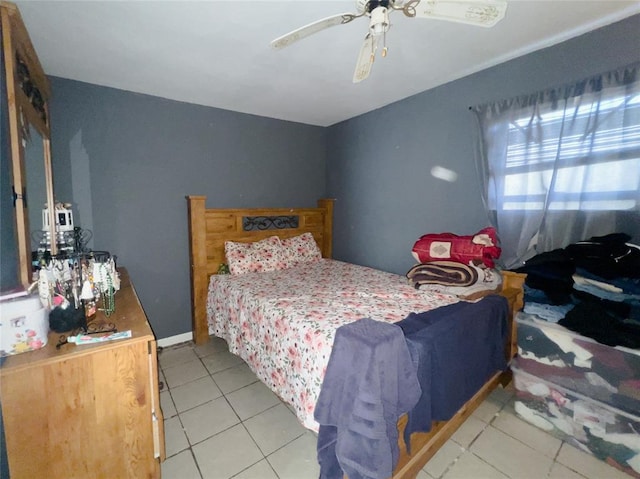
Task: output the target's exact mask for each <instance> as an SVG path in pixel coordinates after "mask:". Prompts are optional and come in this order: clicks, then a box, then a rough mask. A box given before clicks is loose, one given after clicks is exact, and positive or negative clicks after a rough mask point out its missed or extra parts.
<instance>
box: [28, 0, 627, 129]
mask: <svg viewBox="0 0 640 479" xmlns="http://www.w3.org/2000/svg"><path fill="white" fill-rule="evenodd" d="M16 3H17V5H18V7H19V9H20V12H21V14H22V17H23V19H24V21H25V24H26V25H27V28H28V30H29V33H30V36H31V39H32V42H33V44H34V46H35V48H36V51H37V52H38V55H39V57H40V61H41V63H42V65H43V67H44V70H45V72H46V73H47V74H49V75H54V76H59V77H63V78H69V79H73V80H80V81H84V82H89V83H94V84H98V85H104V86H109V87H114V88H119V89H123V90H129V91H133V92H140V93H147V94H150V95H156V96H160V97H164V98H169V99H173V100H179V101H184V102H189V103H196V104H200V105H207V106H213V107H218V108H224V109H227V110H234V111H239V112H244V113H251V114H255V115H260V116H267V117H271V118H278V119H284V120H290V121H295V122H302V123H308V124H312V125H320V126H328V125H332V124H334V123H337V122H339V121H342V120H345V119H348V118H351V117H354V116H357V115H359V114H362V113H365V112H368V111H371V110H374V109H376V108H379V107H382V106H384V105H387V104H389V103H392V102H394V101H397V100H400V99H403V98H406V97H408V96H411V95H413V94H415V93H419V92H421V91H424V90H428V89H430V88H433V87H435V86H438V85H441V84H443V83H446V82H448V81H451V80H454V79H457V78H461V77H463V76H465V75H468V74H470V73H473V72H476V71H479V70H482V69H484V68H487V67H490V66H493V65H496V64H499V63H502V62H504V61H506V60H509V59H512V58H515V57H517V56H520V55H523V54H526V53H530V52H532V51H535V50H538V49H540V48H544V47H547V46H550V45H553V44H555V43H559V42H561V41H564V40H566V39H569V38H572V37H575V36H577V35H580V34H582V33H585V32H587V31H590V30H594V29H596V28H599V27H601V26H604V25H607V24H609V23H613V22H615V21H617V20H620V19H622V18H626V17H629V16H631V15H634V14H636V13H640V1H618V0H602V1H595V0H556V1H546V0H509V4H508V8H507V13H506V16H505V18H504V20H502V21H501V22H500V23H498V24H497V25H496V26H495V27H493V28H481V27H474V26H469V25H464V24H459V23H450V22H443V21H437V20H426V19H418V18H406V17H404V15H402V13H401V12H393V14H392V15H391V22H392V26H391V29H390V30H389V32H388V34H387V46H388V48H389V53H388V55H387V57H386V58H377V60H376V62H375V64H374V66H373V70H372V73H371V76H370V77H369V78H368V79H367V80H365V81H364V82H362V83H359V84H353V83H352V81H351V79H352V75H353V69H354V66H355V62H356V58H357V55H358V51H359V49H360V45H361V43H362V40H363V38H364V35H365V33H366V31H367V26H368V23H367V20H366V19H365V18H358V19H356V20H354V21H353V22H351V23H349V24H346V25H339V26H336V27H333V28H330V29H327V30H324V31H322V32H320V33H318V34H316V35H314V36H311V37H309V38H306V39H304V40H302V41H300V42H298V43H296V44H294V45H291V46H289V47H288V48H285V49H283V50H279V51H276V50H273V49H271V48H270V47H269V42H270V41H271V40H272V39H274V38H275V37H278V36H280V35H282V34H284V33H287V32H289V31H291V30H293V29H296V28H298V27H301V26H303V25H305V24H307V23H310V22H313V21H315V20H319V19H321V18H324V17H327V16H331V15H334V14H338V13H344V12H354V11H355V2H354V1H305V0H290V1H265V0H262V1H242V0H227V1H199V2H196V1H94V0H85V1H33V0H24V1H17V2H16ZM54 95H55V92H54Z"/></svg>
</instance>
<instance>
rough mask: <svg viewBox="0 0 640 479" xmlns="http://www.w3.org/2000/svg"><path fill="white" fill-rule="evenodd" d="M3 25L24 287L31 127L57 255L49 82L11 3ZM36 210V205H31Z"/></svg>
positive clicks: (28, 262) (3, 8) (28, 277)
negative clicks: (24, 76)
mask: <svg viewBox="0 0 640 479" xmlns="http://www.w3.org/2000/svg"><path fill="white" fill-rule="evenodd" d="M0 13H1V22H2V48H3V50H4V58H5V73H6V90H7V106H8V113H9V138H10V142H11V145H10V147H11V166H12V175H13V178H12V180H13V185H14V189H15V192H16V193H15V195H14V203H15V220H16V233H17V234H16V236H17V248H18V262H19V265H18V271H19V275H20V278H19V281H20V283H21V284H22V285H23V286H24V287H27V286H28V285H29V284H30V283H31V282H32V259H31V251H32V247H31V232H30V228H29V214H28V210H27V208H28V205H27V199H28V197H27V193H28V192H27V191H26V171H25V159H24V143H23V142H24V141H25V140H26V138H25V135H24V131H26V130H28V129H29V125H31V126H33V127H34V128H35V129H36V130H37V131H38V133H39V134H40V135H41V137H42V141H43V145H42V146H43V151H44V158H43V162H44V172H45V182H46V188H47V192H46V198H47V208H48V212H49V225H50V231H49V235H50V238H51V254H56V253H57V244H56V240H55V239H56V234H55V233H56V232H55V224H56V222H55V211H54V194H53V170H52V166H51V130H50V125H49V120H50V116H49V108H48V104H49V99H50V98H51V89H50V87H49V81H48V80H47V77H46V75H45V73H44V70H43V69H42V66H41V65H40V61H39V60H38V56H37V54H36V52H35V49H34V48H33V45H32V43H31V39H30V38H29V34H28V32H27V29H26V27H25V25H24V22H23V20H22V17H21V15H20V11H19V10H18V7H17V6H16V5H15V4H13V3H10V2H5V1H1V2H0ZM17 55H19V56H20V59H21V61H22V62H23V63H24V64H25V65H26V67H27V69H28V75H29V80H30V84H31V85H30V86H32V87H35V89H37V91H38V92H39V93H40V97H41V99H42V101H43V102H44V105H43V110H40V111H38V110H37V109H36V108H35V106H34V104H33V103H32V101H31V100H30V99H29V98H28V97H27V94H26V93H25V92H24V91H23V89H22V88H21V86H20V80H19V78H20V77H19V73H18V61H17V59H16V57H17ZM34 206H35V205H34Z"/></svg>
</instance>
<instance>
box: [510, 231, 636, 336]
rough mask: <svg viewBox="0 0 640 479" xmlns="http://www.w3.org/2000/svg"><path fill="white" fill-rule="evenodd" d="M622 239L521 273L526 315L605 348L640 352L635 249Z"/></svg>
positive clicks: (538, 259)
mask: <svg viewBox="0 0 640 479" xmlns="http://www.w3.org/2000/svg"><path fill="white" fill-rule="evenodd" d="M630 239H631V237H630V236H629V235H627V234H624V233H612V234H609V235H606V236H598V237H592V238H589V239H588V240H585V241H580V242H577V243H574V244H571V245H569V246H567V247H566V248H563V249H557V250H554V251H550V252H546V253H541V254H539V255H537V256H534V257H533V258H531V259H530V260H528V261H527V262H526V263H525V265H524V266H522V267H521V268H518V269H516V270H515V271H517V272H519V273H526V274H527V279H526V281H525V312H527V313H531V314H536V315H537V316H540V317H542V318H543V319H546V320H547V321H552V322H557V323H558V324H560V325H562V326H564V327H566V328H567V329H570V330H572V331H575V332H577V333H579V334H582V335H583V336H586V337H589V338H592V339H595V340H596V341H598V342H600V343H602V344H606V345H608V346H625V347H629V348H634V349H640V246H637V245H634V244H631V243H629V240H630Z"/></svg>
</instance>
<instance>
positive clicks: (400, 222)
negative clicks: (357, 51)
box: [327, 15, 640, 274]
mask: <svg viewBox="0 0 640 479" xmlns="http://www.w3.org/2000/svg"><path fill="white" fill-rule="evenodd" d="M639 59H640V15H636V16H633V17H630V18H628V19H626V20H624V21H622V22H619V23H616V24H613V25H609V26H607V27H605V28H602V29H599V30H597V31H594V32H591V33H589V34H585V35H583V36H581V37H577V38H575V39H572V40H569V41H566V42H564V43H562V44H559V45H556V46H553V47H550V48H547V49H544V50H541V51H538V52H535V53H532V54H529V55H526V56H524V57H520V58H518V59H515V60H512V61H509V62H506V63H503V64H501V65H498V66H496V67H493V68H490V69H487V70H484V71H482V72H479V73H477V74H474V75H470V76H468V77H465V78H462V79H460V80H457V81H454V82H451V83H448V84H446V85H443V86H440V87H438V88H435V89H432V90H429V91H426V92H423V93H420V94H418V95H415V96H413V97H411V98H408V99H405V100H403V101H400V102H397V103H395V104H392V105H389V106H387V107H384V108H381V109H379V110H376V111H373V112H370V113H367V114H365V115H362V116H359V117H357V118H353V119H351V120H347V121H345V122H342V123H339V124H337V125H334V126H332V127H331V128H330V129H329V137H328V148H327V151H328V152H329V154H328V156H327V194H328V196H333V197H336V198H337V202H336V206H335V234H334V237H335V240H334V256H335V257H336V258H337V259H343V260H346V261H350V262H354V263H359V264H364V265H368V266H373V267H376V268H379V269H383V270H387V271H391V272H395V273H399V274H404V273H406V272H407V270H408V269H409V268H410V267H411V265H413V264H414V261H413V258H412V256H411V248H412V246H413V244H414V242H415V241H416V240H417V239H418V238H419V237H420V236H421V235H423V234H425V233H438V232H445V231H447V232H452V233H456V234H461V235H462V234H473V233H475V232H476V231H477V230H479V229H480V228H482V227H484V226H487V225H488V220H487V217H486V215H485V213H484V209H483V206H482V202H481V200H480V190H479V181H478V176H477V174H476V170H475V163H474V154H473V136H474V134H475V130H474V123H473V118H472V115H471V113H470V112H469V111H468V107H469V106H472V105H476V104H481V103H485V102H488V101H492V100H499V99H503V98H511V97H513V96H516V95H519V94H523V93H532V92H535V91H538V90H541V89H545V88H548V87H551V86H555V85H558V84H563V83H566V82H570V81H573V80H578V79H581V78H584V77H588V76H590V75H593V74H597V73H601V72H604V71H608V70H611V69H614V68H617V67H620V66H623V65H625V64H628V63H632V62H635V61H638V60H639ZM374 74H375V72H374ZM434 166H443V167H446V168H448V169H451V170H453V171H454V172H456V173H457V180H456V181H455V182H447V181H443V180H439V179H436V178H434V177H433V176H431V173H430V172H431V169H432V168H433V167H434Z"/></svg>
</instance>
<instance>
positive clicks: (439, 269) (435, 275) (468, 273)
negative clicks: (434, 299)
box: [407, 261, 478, 289]
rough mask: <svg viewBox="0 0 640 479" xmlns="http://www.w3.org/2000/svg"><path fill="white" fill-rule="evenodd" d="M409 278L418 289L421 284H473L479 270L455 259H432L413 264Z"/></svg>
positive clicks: (476, 279) (408, 274) (408, 273)
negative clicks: (427, 261)
mask: <svg viewBox="0 0 640 479" xmlns="http://www.w3.org/2000/svg"><path fill="white" fill-rule="evenodd" d="M407 278H409V281H411V283H412V284H413V286H414V287H415V288H416V289H418V288H420V285H421V284H442V285H446V286H471V285H473V284H475V283H476V282H477V281H478V271H477V270H476V269H475V268H473V267H471V266H467V265H466V264H462V263H457V262H455V261H430V262H429V263H420V264H417V265H415V266H413V267H412V268H411V269H410V270H409V271H408V272H407Z"/></svg>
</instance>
